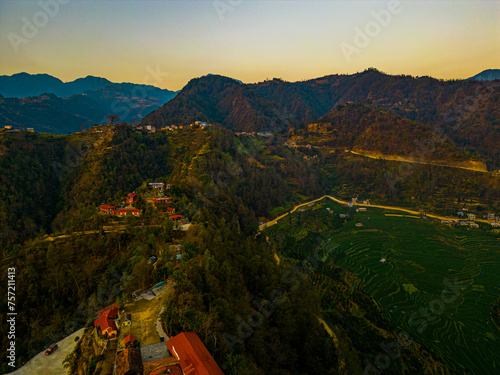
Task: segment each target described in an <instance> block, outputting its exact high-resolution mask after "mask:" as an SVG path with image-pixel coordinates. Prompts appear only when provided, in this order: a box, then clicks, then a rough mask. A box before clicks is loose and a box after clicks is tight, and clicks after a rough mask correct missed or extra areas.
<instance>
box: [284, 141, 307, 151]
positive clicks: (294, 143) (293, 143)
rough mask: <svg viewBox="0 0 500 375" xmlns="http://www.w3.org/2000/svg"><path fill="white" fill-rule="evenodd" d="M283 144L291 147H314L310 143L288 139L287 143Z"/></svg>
mask: <svg viewBox="0 0 500 375" xmlns="http://www.w3.org/2000/svg"><path fill="white" fill-rule="evenodd" d="M283 146H286V147H291V148H298V147H305V148H308V149H312V145H311V144H309V143H308V144H306V145H298V144H297V142H295V141H286V142H285V143H283Z"/></svg>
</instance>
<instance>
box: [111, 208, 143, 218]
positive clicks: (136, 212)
mask: <svg viewBox="0 0 500 375" xmlns="http://www.w3.org/2000/svg"><path fill="white" fill-rule="evenodd" d="M129 211H130V213H131V214H132V215H134V216H140V215H141V210H140V209H138V208H122V209H120V210H116V215H118V216H127V214H128V213H129Z"/></svg>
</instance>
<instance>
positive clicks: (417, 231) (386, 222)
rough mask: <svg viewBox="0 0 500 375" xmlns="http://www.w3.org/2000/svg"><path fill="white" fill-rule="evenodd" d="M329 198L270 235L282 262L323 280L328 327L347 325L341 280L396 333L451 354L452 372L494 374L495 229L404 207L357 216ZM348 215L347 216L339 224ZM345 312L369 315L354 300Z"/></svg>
mask: <svg viewBox="0 0 500 375" xmlns="http://www.w3.org/2000/svg"><path fill="white" fill-rule="evenodd" d="M324 198H325V197H323V199H321V200H319V201H316V203H315V204H314V205H313V206H309V207H308V206H307V205H306V207H307V209H306V210H305V211H302V212H297V211H296V212H294V213H293V214H292V215H290V216H289V217H286V218H285V217H283V218H281V219H280V221H279V223H278V224H276V225H274V226H271V227H268V228H267V229H265V231H264V233H265V235H266V236H268V237H269V238H270V241H271V242H272V244H273V246H274V248H275V249H276V252H277V254H278V256H279V257H280V260H281V262H283V261H285V262H291V263H292V264H295V263H296V262H298V263H297V264H301V265H302V266H301V267H304V272H305V273H306V275H307V279H305V280H307V282H309V280H310V282H311V283H314V284H316V285H317V288H318V290H319V291H320V294H321V296H322V297H321V298H322V304H321V306H322V315H323V319H325V321H326V322H328V324H329V325H330V327H337V329H340V330H345V329H346V328H347V326H346V325H345V324H344V323H343V322H344V321H345V320H344V318H342V316H344V315H345V314H346V312H345V309H346V307H345V304H343V303H341V302H340V301H339V299H338V298H339V294H336V293H339V292H335V291H336V290H338V289H337V288H338V286H335V285H337V284H338V283H339V279H340V280H344V281H345V282H348V284H349V289H352V288H354V289H356V290H357V289H361V290H363V291H364V292H366V293H367V294H368V295H369V296H370V297H371V298H373V299H374V301H376V304H377V306H379V308H380V310H381V311H382V313H383V315H384V316H385V317H387V319H388V320H389V321H390V322H391V324H392V325H393V327H397V330H399V331H405V332H407V333H408V334H409V335H410V337H412V338H414V339H415V340H416V341H417V342H419V343H422V344H424V345H426V346H427V347H429V348H430V347H432V348H434V350H433V352H434V353H440V354H441V355H442V356H443V357H444V358H448V359H450V360H451V361H452V362H453V363H454V364H455V366H457V367H456V369H455V371H466V372H467V370H468V371H470V373H472V374H485V373H495V372H496V371H498V368H499V367H498V366H499V365H500V364H499V363H498V361H497V358H496V354H495V353H496V352H498V349H499V348H498V345H497V344H496V342H497V340H498V337H497V335H498V327H497V326H496V324H497V323H496V319H497V318H496V319H494V318H493V316H492V314H493V311H494V310H493V309H492V306H493V304H494V302H495V301H496V299H497V298H498V295H499V293H500V291H499V289H498V285H500V283H499V275H498V272H496V270H497V269H498V267H499V266H500V245H499V237H498V236H499V234H500V233H498V231H496V232H495V231H486V232H485V231H483V230H471V229H467V228H466V229H462V228H461V227H456V228H451V227H450V226H449V225H443V224H441V223H440V222H439V221H437V220H432V219H427V220H425V219H422V217H421V216H417V217H415V218H409V217H403V215H392V213H394V212H397V211H399V210H398V209H396V210H395V209H392V210H391V209H390V207H383V208H376V207H370V206H366V207H367V211H366V212H355V210H354V208H348V207H345V205H344V204H338V203H336V202H328V201H325V199H324ZM340 203H343V202H340ZM326 208H329V209H330V210H329V211H327V210H326ZM342 213H343V214H347V213H350V214H351V217H350V218H349V219H345V220H341V221H340V222H339V220H338V215H339V214H342ZM416 214H417V215H418V213H416ZM426 216H427V217H431V215H429V214H426ZM335 218H337V219H335ZM330 222H331V223H330ZM334 223H335V224H334ZM355 223H362V224H363V225H362V227H357V226H355V225H354V224H355ZM382 260H384V261H383V262H382ZM332 270H336V272H333V273H332ZM342 270H345V271H342ZM299 280H300V279H299ZM351 286H352V288H351ZM340 290H342V289H340ZM346 292H347V289H344V292H340V293H346ZM350 294H352V292H351V293H349V292H347V295H346V294H344V297H343V298H344V299H345V298H347V299H350V298H352V297H348V296H349V295H350ZM349 309H350V311H351V312H352V314H353V315H354V316H359V317H362V316H365V317H368V316H369V315H368V314H366V315H364V314H363V313H362V312H361V315H358V314H356V312H355V311H356V307H355V306H354V305H351V307H350V308H348V311H349ZM473 332H483V334H482V335H477V334H475V333H473ZM358 349H359V348H358ZM459 369H462V370H459ZM466 369H467V370H466ZM454 373H455V372H454Z"/></svg>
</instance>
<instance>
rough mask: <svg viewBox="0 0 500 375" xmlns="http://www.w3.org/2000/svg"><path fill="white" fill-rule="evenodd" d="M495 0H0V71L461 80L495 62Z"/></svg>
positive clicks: (164, 79) (498, 11)
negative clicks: (373, 74) (371, 73)
mask: <svg viewBox="0 0 500 375" xmlns="http://www.w3.org/2000/svg"><path fill="white" fill-rule="evenodd" d="M499 61H500V1H493V0H492V1H477V0H476V1H451V0H450V1H446V0H439V1H397V0H391V1H356V0H354V1H352V0H351V1H336V0H331V1H328V0H323V1H311V0H308V1H301V0H289V1H257V0H206V1H194V0H173V1H122V0H120V1H109V0H108V1H106V0H102V1H77V0H36V1H23V0H15V1H10V0H1V1H0V75H11V74H15V73H19V72H27V73H31V74H35V73H47V74H50V75H53V76H55V77H57V78H60V79H61V80H63V81H72V80H74V79H76V78H80V77H85V76H87V75H93V76H99V77H105V78H107V79H109V80H110V81H113V82H134V83H144V84H151V85H154V86H157V87H161V88H167V89H170V90H179V89H181V88H182V87H183V86H184V85H185V84H186V83H187V82H188V81H189V80H190V79H192V78H195V77H200V76H202V75H205V74H208V73H212V74H221V75H224V76H229V77H233V78H236V79H239V80H241V81H243V82H245V83H250V82H260V81H263V80H265V79H269V78H275V77H276V78H282V79H284V80H288V81H298V80H304V79H310V78H316V77H321V76H325V75H329V74H354V73H356V72H361V71H363V70H365V69H366V68H369V67H375V68H377V69H378V70H380V71H383V72H386V73H388V74H410V75H413V76H425V75H428V76H432V77H436V78H443V79H455V78H458V79H461V78H467V77H470V76H472V75H475V74H477V73H479V72H481V71H483V70H485V69H490V68H500V66H499V65H500V64H499Z"/></svg>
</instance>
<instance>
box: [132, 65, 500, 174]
mask: <svg viewBox="0 0 500 375" xmlns="http://www.w3.org/2000/svg"><path fill="white" fill-rule="evenodd" d="M498 99H499V82H498V81H476V80H453V81H444V80H438V79H435V78H431V77H418V78H416V77H412V76H408V75H399V76H391V75H387V74H384V73H382V72H380V71H378V70H376V69H373V68H371V69H367V70H365V71H364V72H362V73H357V74H353V75H337V74H336V75H330V76H325V77H321V78H316V79H312V80H307V81H300V82H286V81H283V80H281V79H276V78H275V79H272V80H266V81H264V82H259V83H255V84H241V83H238V82H236V81H235V80H233V79H231V78H227V77H223V76H217V75H211V76H204V77H201V78H196V79H193V80H191V81H190V82H189V83H188V84H187V85H186V86H185V87H184V88H183V89H182V90H181V91H180V92H179V94H178V95H177V96H176V97H175V98H174V99H173V100H171V101H169V102H168V103H166V104H165V105H163V106H162V107H161V108H159V109H157V110H155V111H153V112H152V113H150V114H149V115H147V116H146V117H145V118H144V120H143V121H142V123H143V124H147V125H153V126H156V127H162V126H169V125H172V124H175V125H183V124H188V123H190V122H193V121H196V120H200V121H207V122H210V123H219V124H222V125H224V126H226V127H228V128H230V129H234V130H236V131H244V132H252V131H259V130H269V131H278V132H282V131H286V130H289V129H292V128H293V129H294V128H299V129H300V128H304V127H305V126H306V125H308V124H310V123H313V122H316V121H317V120H318V119H320V118H321V117H322V116H324V115H326V114H327V113H328V112H329V111H331V110H332V109H333V108H335V107H336V106H338V105H344V104H347V103H350V102H354V103H362V104H364V105H366V106H369V107H371V108H372V109H373V110H376V111H387V112H390V113H392V114H393V115H396V116H399V117H401V118H405V119H407V120H410V121H413V122H415V123H416V124H423V125H425V126H426V127H428V128H429V130H430V131H434V132H435V133H436V134H439V135H442V136H444V137H446V138H450V139H451V140H452V142H454V143H455V144H456V146H457V147H459V148H461V149H464V150H467V152H469V153H470V154H477V155H480V156H481V157H482V158H483V159H484V161H485V162H486V164H487V165H488V166H489V167H493V168H496V167H498V166H499V160H500V150H499V149H498V144H500V121H499V118H500V113H499V106H498V104H497V103H498Z"/></svg>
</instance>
